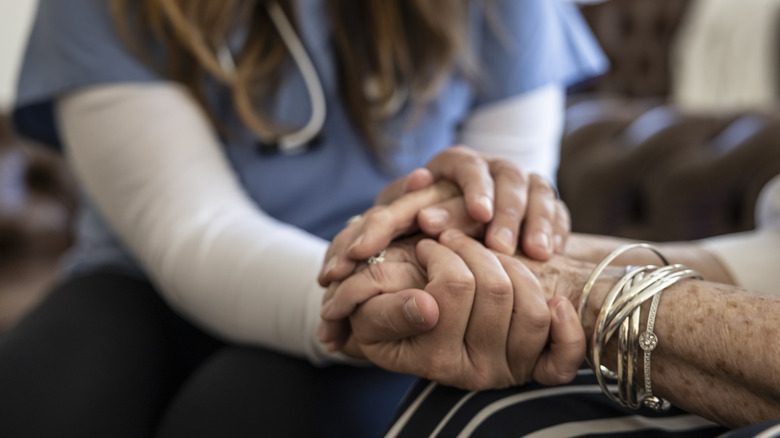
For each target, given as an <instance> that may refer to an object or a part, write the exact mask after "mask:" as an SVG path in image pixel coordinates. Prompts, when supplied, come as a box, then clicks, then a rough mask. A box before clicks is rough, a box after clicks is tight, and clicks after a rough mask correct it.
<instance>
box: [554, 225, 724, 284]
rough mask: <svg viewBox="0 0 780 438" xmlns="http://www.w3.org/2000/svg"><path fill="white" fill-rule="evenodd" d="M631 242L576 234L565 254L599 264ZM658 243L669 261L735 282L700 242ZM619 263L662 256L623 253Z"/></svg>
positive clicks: (707, 276) (651, 261) (712, 277)
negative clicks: (614, 251) (698, 243)
mask: <svg viewBox="0 0 780 438" xmlns="http://www.w3.org/2000/svg"><path fill="white" fill-rule="evenodd" d="M629 243H634V242H633V241H631V240H628V239H622V238H619V237H609V236H598V235H593V234H577V233H574V234H572V235H571V236H570V237H569V240H568V241H567V244H566V250H565V252H564V253H565V254H566V255H567V256H568V257H571V258H573V259H576V260H582V261H586V262H589V263H594V264H595V263H598V262H599V261H600V260H602V259H603V258H604V257H606V256H607V254H609V253H610V252H612V251H613V250H615V249H616V248H618V247H620V246H622V245H626V244H629ZM655 246H657V247H659V248H660V249H661V251H662V252H663V253H664V255H666V256H667V258H668V259H669V260H672V261H673V262H674V263H681V264H684V265H686V266H690V267H691V268H693V269H696V270H697V271H698V272H699V273H700V274H701V275H702V277H704V278H705V279H706V280H708V281H712V282H716V283H723V284H734V280H733V279H732V278H731V275H730V274H729V271H728V269H727V268H726V267H725V266H724V265H723V264H722V263H721V262H720V261H719V260H718V258H717V257H715V255H714V254H712V252H710V251H708V250H707V249H705V248H704V247H702V246H700V245H697V244H695V243H689V242H672V243H661V244H655ZM615 262H616V264H620V265H645V264H656V263H658V258H657V257H655V256H654V255H652V254H650V253H646V252H643V251H634V252H630V253H628V254H625V255H623V256H621V257H620V258H618V259H617V260H616V261H615Z"/></svg>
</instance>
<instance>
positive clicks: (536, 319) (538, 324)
mask: <svg viewBox="0 0 780 438" xmlns="http://www.w3.org/2000/svg"><path fill="white" fill-rule="evenodd" d="M551 321H552V316H551V315H550V311H549V310H548V309H547V308H541V307H529V308H528V309H527V310H526V324H527V325H528V328H529V329H531V330H534V331H544V330H547V329H549V328H550V322H551Z"/></svg>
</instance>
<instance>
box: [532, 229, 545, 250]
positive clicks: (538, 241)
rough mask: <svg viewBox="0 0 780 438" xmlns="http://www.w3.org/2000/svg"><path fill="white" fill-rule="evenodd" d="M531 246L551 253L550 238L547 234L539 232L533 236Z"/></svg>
mask: <svg viewBox="0 0 780 438" xmlns="http://www.w3.org/2000/svg"><path fill="white" fill-rule="evenodd" d="M531 245H533V246H538V247H540V248H543V249H544V250H545V251H550V236H548V235H547V233H543V232H541V231H540V232H538V233H536V234H534V235H533V236H531Z"/></svg>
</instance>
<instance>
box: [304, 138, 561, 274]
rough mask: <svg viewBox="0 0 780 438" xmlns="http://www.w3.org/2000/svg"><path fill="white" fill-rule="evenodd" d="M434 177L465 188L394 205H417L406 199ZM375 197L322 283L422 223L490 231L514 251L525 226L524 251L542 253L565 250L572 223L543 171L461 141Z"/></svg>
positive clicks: (346, 234) (494, 241)
mask: <svg viewBox="0 0 780 438" xmlns="http://www.w3.org/2000/svg"><path fill="white" fill-rule="evenodd" d="M435 180H438V181H451V182H452V183H454V184H455V185H456V186H457V187H458V188H459V189H460V191H461V193H463V195H462V196H457V197H451V196H449V194H448V196H445V197H443V198H446V199H441V200H440V201H438V202H435V203H431V204H427V205H422V204H420V203H416V204H415V206H417V207H419V209H417V210H414V209H411V208H398V207H397V206H396V203H398V202H403V203H404V204H405V205H406V206H410V205H412V203H410V202H408V201H406V198H407V197H409V196H411V195H413V194H415V193H416V192H417V191H419V190H423V189H428V188H430V187H431V184H433V182H434V181H435ZM418 199H419V198H418ZM377 204H378V206H377V207H374V208H373V209H371V210H369V211H368V212H366V214H364V215H363V216H362V218H361V220H360V221H358V224H357V225H359V226H354V227H351V228H350V227H348V228H347V229H345V230H344V231H343V232H342V233H340V234H339V235H338V236H337V237H336V238H335V239H334V241H333V242H332V244H331V247H330V249H329V251H328V254H327V256H326V260H325V263H324V264H323V269H322V271H321V273H320V276H319V282H320V284H322V285H323V286H327V285H328V284H330V282H332V281H337V280H340V279H343V278H345V277H346V276H347V275H349V274H350V273H351V272H352V271H351V268H354V266H355V262H356V261H358V260H365V259H367V258H368V257H370V256H372V255H374V254H376V253H378V252H379V251H381V250H382V249H383V248H385V247H386V246H387V245H388V244H389V243H390V242H391V241H392V240H393V239H394V238H396V237H398V236H399V235H403V234H406V233H410V232H413V231H416V230H417V229H418V228H419V229H420V230H421V231H422V232H424V233H425V234H427V235H429V236H433V237H435V236H438V235H439V234H440V233H441V232H442V231H444V230H446V229H450V228H455V229H459V230H461V231H463V232H465V233H466V234H468V235H471V236H474V237H483V236H484V242H485V244H486V245H487V246H488V247H489V248H491V249H494V250H496V251H499V252H502V253H504V254H514V253H515V251H516V250H517V244H518V236H520V235H521V233H522V242H521V245H522V250H523V253H524V254H525V255H527V256H528V257H530V258H533V259H537V260H547V259H549V258H550V257H551V256H552V254H553V253H554V252H562V251H563V248H564V247H565V244H566V239H567V237H568V235H569V230H570V219H569V213H568V210H567V208H566V206H565V205H564V204H563V202H561V201H560V200H559V199H558V198H557V196H556V192H555V190H554V189H553V188H552V187H551V186H550V185H549V184H548V183H547V182H546V181H544V179H543V178H542V177H540V176H538V175H534V174H531V175H527V174H525V173H524V172H522V171H521V170H519V169H517V168H516V167H515V166H514V165H512V164H511V163H509V162H507V161H505V160H500V159H486V158H483V157H481V156H480V155H479V154H478V153H476V152H474V151H472V150H470V149H468V148H466V147H462V146H458V147H452V148H449V149H447V150H445V151H443V152H441V153H440V154H439V155H437V156H436V157H435V158H434V159H433V160H432V161H431V162H430V163H429V164H428V166H427V167H426V168H424V169H417V170H415V171H413V172H412V173H410V174H409V175H407V176H406V177H403V178H401V179H399V180H397V181H395V182H394V183H392V184H390V185H389V186H388V187H387V188H386V189H385V190H384V191H383V192H382V193H381V194H380V195H379V197H378V198H377ZM350 262H351V264H350Z"/></svg>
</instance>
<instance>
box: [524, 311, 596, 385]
mask: <svg viewBox="0 0 780 438" xmlns="http://www.w3.org/2000/svg"><path fill="white" fill-rule="evenodd" d="M548 304H549V306H550V309H551V310H552V315H553V317H552V324H551V325H550V346H549V349H548V350H547V351H545V353H544V354H543V355H542V357H540V358H539V361H538V362H537V363H536V367H535V368H534V374H533V377H534V380H536V381H537V382H538V383H541V384H543V385H561V384H564V383H569V382H570V381H571V380H572V379H574V376H576V375H577V370H578V369H579V367H580V365H582V361H583V360H584V359H585V332H584V331H583V329H582V325H581V324H580V320H579V318H578V317H577V311H576V310H574V305H572V304H571V302H570V301H569V300H567V299H566V298H563V297H554V298H552V299H551V300H550V301H549V303H548Z"/></svg>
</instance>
